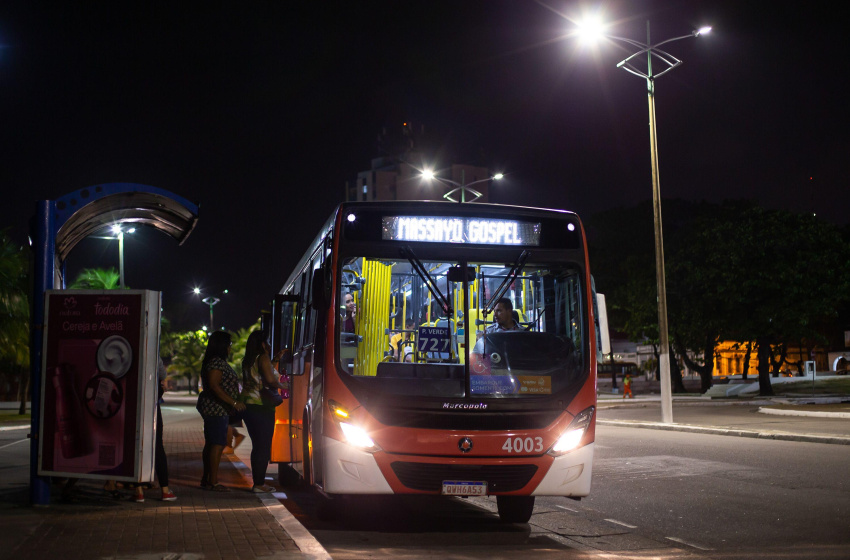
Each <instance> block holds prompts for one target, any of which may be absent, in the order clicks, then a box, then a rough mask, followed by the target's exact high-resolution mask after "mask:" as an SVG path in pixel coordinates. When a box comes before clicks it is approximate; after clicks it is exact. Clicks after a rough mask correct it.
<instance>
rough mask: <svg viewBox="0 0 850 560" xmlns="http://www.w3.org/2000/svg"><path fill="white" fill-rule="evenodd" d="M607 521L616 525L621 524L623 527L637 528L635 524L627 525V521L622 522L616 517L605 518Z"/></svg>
mask: <svg viewBox="0 0 850 560" xmlns="http://www.w3.org/2000/svg"><path fill="white" fill-rule="evenodd" d="M605 521H607V522H608V523H614V524H616V525H622V526H623V527H628V528H629V529H637V525H629V524H628V523H623V522H622V521H617V520H616V519H606V520H605Z"/></svg>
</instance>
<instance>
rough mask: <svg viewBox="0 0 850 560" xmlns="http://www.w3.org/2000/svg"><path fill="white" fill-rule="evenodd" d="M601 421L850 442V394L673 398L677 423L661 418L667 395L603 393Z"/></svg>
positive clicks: (807, 440)
mask: <svg viewBox="0 0 850 560" xmlns="http://www.w3.org/2000/svg"><path fill="white" fill-rule="evenodd" d="M597 423H598V424H601V425H619V426H629V427H633V428H649V429H655V430H670V431H680V432H692V433H707V434H717V435H727V436H737V437H750V438H763V439H776V440H785V441H799V442H809V443H827V444H838V445H850V397H839V398H836V397H813V398H795V399H789V398H781V397H771V398H754V399H730V400H718V399H712V398H710V397H703V396H699V395H694V396H674V397H673V422H672V423H669V424H668V423H663V422H661V397H660V396H659V395H638V396H636V397H635V398H634V399H623V398H622V396H619V395H606V394H599V395H598V412H597Z"/></svg>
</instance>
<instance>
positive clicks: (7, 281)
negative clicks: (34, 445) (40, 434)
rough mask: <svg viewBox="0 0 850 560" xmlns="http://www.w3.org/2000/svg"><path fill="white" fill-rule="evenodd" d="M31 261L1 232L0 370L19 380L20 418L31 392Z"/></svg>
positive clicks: (24, 411) (21, 249)
mask: <svg viewBox="0 0 850 560" xmlns="http://www.w3.org/2000/svg"><path fill="white" fill-rule="evenodd" d="M27 270H28V260H27V255H26V253H25V252H24V249H23V248H22V247H20V246H18V245H16V244H14V243H13V242H12V241H11V240H10V239H9V237H8V236H7V235H6V232H0V367H2V368H3V369H5V370H7V371H10V372H15V373H16V375H15V376H16V377H17V378H18V380H19V383H18V397H19V401H20V406H19V409H18V413H19V414H24V413H26V406H27V394H28V392H29V367H30V352H29V340H30V338H29V337H30V317H29V311H30V306H29V298H28V296H27V294H28V293H29V290H28V285H29V284H28V282H29V276H28V274H27Z"/></svg>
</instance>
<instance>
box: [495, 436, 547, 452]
mask: <svg viewBox="0 0 850 560" xmlns="http://www.w3.org/2000/svg"><path fill="white" fill-rule="evenodd" d="M502 449H504V450H505V451H507V452H508V453H522V452H523V451H525V452H526V453H542V452H543V438H542V437H536V438H530V437H527V438H521V437H515V438H508V439H506V440H505V443H504V444H503V445H502Z"/></svg>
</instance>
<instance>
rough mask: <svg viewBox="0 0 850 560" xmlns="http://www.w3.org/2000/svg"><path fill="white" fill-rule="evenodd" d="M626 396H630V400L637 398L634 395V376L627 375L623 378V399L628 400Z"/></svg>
mask: <svg viewBox="0 0 850 560" xmlns="http://www.w3.org/2000/svg"><path fill="white" fill-rule="evenodd" d="M626 395H628V396H629V398H630V399H633V398H635V397H634V395H632V374H631V373H627V374H626V375H625V377H623V398H624V399H625V398H626Z"/></svg>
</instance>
